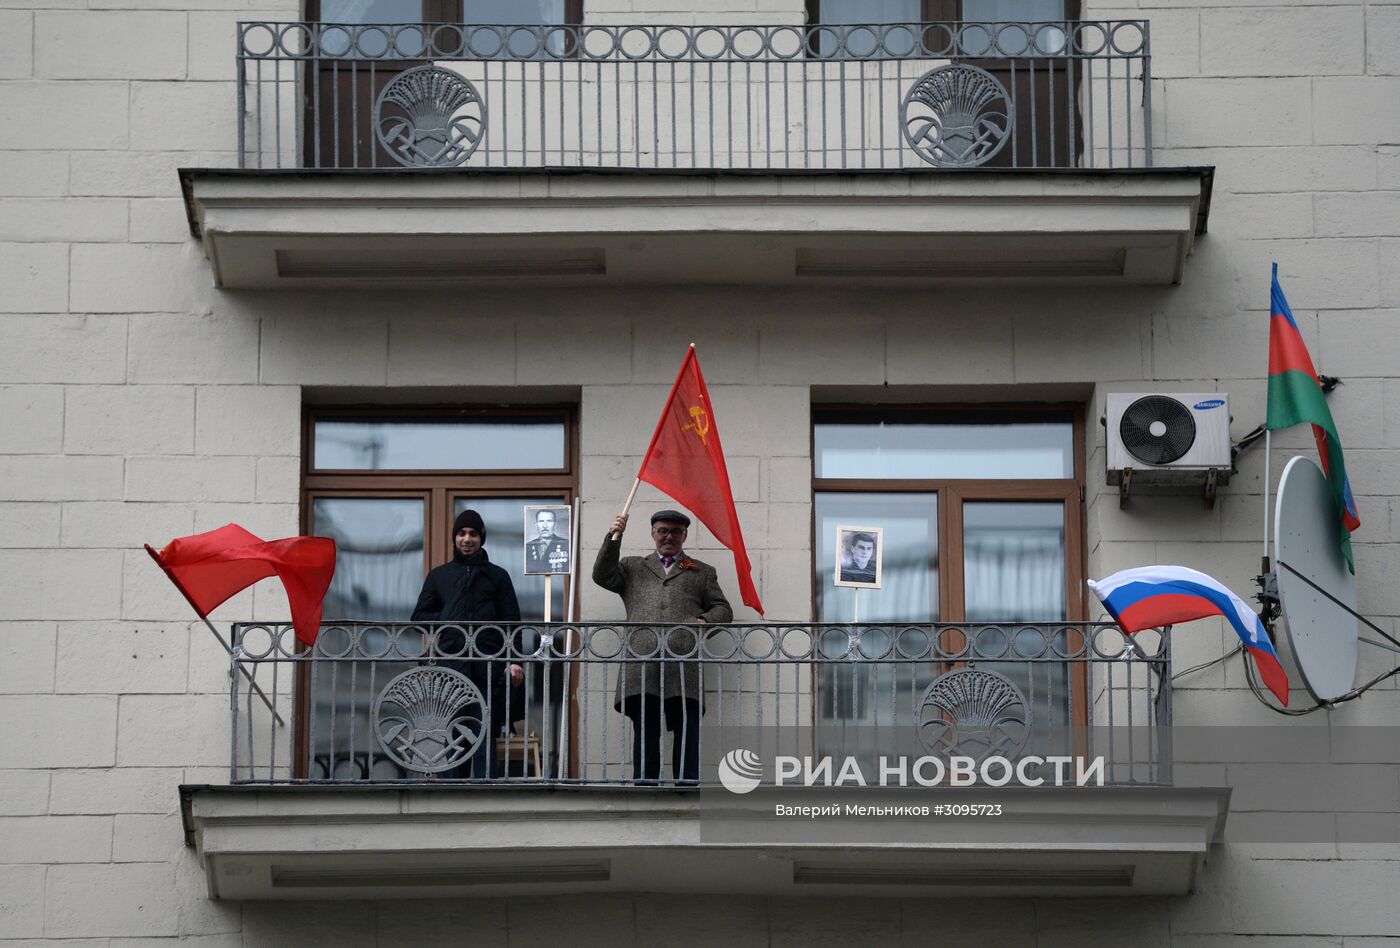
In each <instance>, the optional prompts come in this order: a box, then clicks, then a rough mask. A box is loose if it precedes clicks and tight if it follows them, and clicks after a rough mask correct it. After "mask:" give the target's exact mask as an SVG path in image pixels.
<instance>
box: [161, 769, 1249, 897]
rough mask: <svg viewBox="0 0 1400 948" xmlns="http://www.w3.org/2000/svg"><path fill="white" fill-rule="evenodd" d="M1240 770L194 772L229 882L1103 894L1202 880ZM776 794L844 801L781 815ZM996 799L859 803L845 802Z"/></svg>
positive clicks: (213, 860) (209, 838) (273, 890)
mask: <svg viewBox="0 0 1400 948" xmlns="http://www.w3.org/2000/svg"><path fill="white" fill-rule="evenodd" d="M1229 795H1230V792H1229V790H1228V789H1218V788H1185V787H1153V786H1132V787H1082V788H1081V787H1074V788H1067V787H1055V788H1049V787H1046V788H1034V789H1031V788H1003V789H998V790H989V789H987V788H980V789H966V790H964V789H954V788H938V789H934V790H919V791H917V792H914V791H909V792H906V791H903V790H895V791H880V792H879V793H878V794H866V793H862V794H861V795H860V797H859V798H857V797H856V796H854V794H853V792H851V791H848V790H845V789H841V788H836V789H830V790H820V789H799V790H795V791H793V792H786V793H785V792H782V791H780V790H778V789H776V788H774V789H773V792H772V794H769V793H768V792H767V791H759V792H757V793H753V794H751V795H748V796H742V797H741V796H737V795H734V794H731V793H729V792H728V791H726V790H723V789H719V788H713V789H705V790H699V791H689V792H680V791H673V790H666V789H648V790H639V789H636V788H631V789H627V788H599V787H555V788H553V789H549V790H544V789H541V788H529V787H526V786H521V787H487V786H483V787H467V788H463V787H451V786H442V787H433V786H423V785H421V784H420V785H416V786H404V787H394V786H377V787H353V786H337V787H325V786H319V787H318V786H306V785H302V786H253V785H237V786H223V787H218V786H186V787H181V797H182V802H183V810H184V818H185V828H186V841H187V842H188V843H189V845H191V846H193V847H194V848H195V849H196V850H197V852H198V854H199V859H200V862H201V864H202V866H203V868H204V872H205V876H206V880H207V884H208V891H209V896H210V897H211V898H214V899H228V900H241V899H277V900H321V899H374V898H443V897H461V896H467V897H475V896H483V897H485V896H499V895H507V894H509V895H521V894H552V893H577V892H638V891H648V892H677V893H680V892H685V893H711V894H724V893H734V894H740V893H742V894H746V895H775V896H777V895H862V896H871V897H900V898H908V897H915V896H921V895H927V896H959V895H961V896H988V895H1036V896H1068V897H1086V896H1106V895H1132V896H1141V895H1174V894H1182V893H1186V892H1189V891H1191V890H1192V889H1193V888H1194V886H1195V884H1196V880H1197V878H1198V875H1199V872H1200V868H1201V866H1202V864H1203V862H1204V861H1205V859H1206V857H1207V854H1208V852H1209V850H1210V847H1211V844H1212V841H1214V840H1216V839H1218V838H1219V837H1220V835H1221V833H1222V831H1223V828H1224V823H1225V816H1226V811H1227V808H1228V805H1229ZM775 801H776V802H781V803H785V804H793V803H800V804H803V805H813V806H836V807H837V808H838V809H839V810H841V811H842V812H841V813H840V815H835V816H827V817H822V818H820V819H814V818H811V817H806V816H799V817H793V818H786V817H781V818H780V817H778V816H777V815H776V814H775V812H774V807H775ZM872 801H873V802H876V803H880V804H888V805H891V806H903V805H916V806H929V807H931V808H932V807H934V806H936V805H940V804H941V805H945V806H946V805H957V804H978V805H983V806H986V805H988V804H999V805H1000V807H1001V812H1000V814H999V815H996V816H992V815H985V816H969V815H961V816H947V817H940V816H937V815H933V814H930V815H929V816H897V817H890V818H885V817H881V816H875V817H861V816H858V815H857V816H851V815H849V814H847V813H846V812H845V811H844V808H845V806H846V805H847V804H870V803H871V802H872Z"/></svg>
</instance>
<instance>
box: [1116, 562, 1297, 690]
mask: <svg viewBox="0 0 1400 948" xmlns="http://www.w3.org/2000/svg"><path fill="white" fill-rule="evenodd" d="M1089 588H1090V589H1092V590H1093V591H1094V595H1096V596H1098V597H1099V599H1100V600H1102V601H1103V605H1104V608H1105V609H1107V610H1108V614H1109V615H1111V616H1113V619H1114V621H1115V622H1117V623H1118V625H1119V627H1120V628H1122V630H1123V631H1124V632H1128V633H1130V634H1131V633H1133V632H1141V631H1142V630H1143V629H1153V628H1157V627H1159V626H1164V625H1176V624H1177V623H1180V622H1190V621H1191V620H1192V619H1203V618H1205V617H1206V616H1224V617H1225V621H1226V622H1229V623H1230V625H1231V626H1233V627H1234V629H1235V632H1236V634H1238V635H1239V637H1240V641H1241V642H1243V643H1244V647H1245V649H1246V650H1247V651H1248V652H1249V654H1250V655H1252V656H1253V657H1254V665H1255V667H1256V668H1258V669H1259V676H1260V677H1261V678H1263V679H1264V684H1265V685H1267V686H1268V688H1269V690H1270V691H1272V692H1273V693H1274V697H1275V698H1277V699H1278V700H1279V702H1280V703H1282V704H1283V705H1284V707H1287V706H1288V676H1287V675H1286V674H1284V671H1283V666H1282V665H1280V664H1279V661H1278V653H1277V652H1275V651H1274V643H1273V642H1271V641H1269V633H1268V632H1266V631H1265V630H1264V623H1263V622H1262V621H1260V619H1259V616H1257V615H1256V614H1255V613H1254V610H1252V609H1250V608H1249V606H1247V605H1245V603H1244V600H1243V599H1241V598H1240V597H1239V596H1236V595H1235V594H1234V593H1232V592H1230V590H1228V589H1226V588H1225V587H1224V586H1222V585H1221V584H1220V583H1218V582H1216V581H1215V580H1214V579H1211V578H1210V577H1209V576H1207V575H1206V574H1205V573H1201V572H1197V571H1196V570H1194V569H1188V568H1186V567H1185V566H1138V567H1135V568H1133V569H1125V570H1119V571H1118V572H1116V573H1114V574H1113V575H1112V576H1109V577H1106V578H1104V579H1101V580H1099V581H1098V582H1095V581H1094V580H1092V579H1091V580H1089Z"/></svg>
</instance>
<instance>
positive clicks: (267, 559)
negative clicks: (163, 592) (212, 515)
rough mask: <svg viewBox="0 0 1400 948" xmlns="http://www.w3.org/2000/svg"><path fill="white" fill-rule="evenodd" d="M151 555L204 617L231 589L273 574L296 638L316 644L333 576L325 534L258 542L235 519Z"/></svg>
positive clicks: (233, 591)
mask: <svg viewBox="0 0 1400 948" xmlns="http://www.w3.org/2000/svg"><path fill="white" fill-rule="evenodd" d="M146 552H147V553H149V554H151V557H152V559H154V560H155V561H156V562H157V563H158V564H159V565H160V568H161V569H163V570H165V575H166V576H169V577H170V581H171V582H172V583H174V584H175V587H176V588H177V589H179V590H180V592H182V593H184V595H185V598H186V599H188V600H189V601H190V605H192V606H194V611H195V612H197V613H199V616H200V618H201V619H202V618H205V617H207V616H208V615H209V613H210V612H213V611H214V610H215V609H216V608H218V607H219V606H220V605H221V604H222V603H224V602H225V601H227V600H228V599H229V598H230V597H231V596H233V595H234V594H236V593H239V592H242V591H243V590H245V589H247V588H248V587H249V586H251V585H253V584H254V583H256V582H257V581H258V580H260V579H266V578H267V577H269V576H276V577H278V578H280V579H281V580H282V586H283V588H284V589H286V591H287V602H288V603H289V604H290V606H291V609H292V628H294V629H295V630H296V637H297V640H298V641H300V642H304V643H305V644H307V645H312V644H314V643H315V642H316V634H317V633H318V632H319V631H320V630H321V601H322V600H323V599H325V598H326V590H327V589H329V588H330V585H331V577H332V576H334V575H335V541H334V540H332V539H330V538H328V537H288V538H287V539H285V540H263V539H261V538H259V537H257V536H255V535H254V534H251V533H249V532H248V531H247V530H244V529H243V528H242V527H240V526H238V524H236V523H230V524H227V525H226V526H222V527H220V528H219V529H217V530H210V531H209V532H208V533H198V534H195V535H194V536H192V537H178V538H177V539H174V540H171V541H170V542H169V543H168V544H166V547H165V549H163V550H161V551H160V552H159V553H157V552H156V551H155V550H153V549H151V547H150V546H149V545H147V547H146Z"/></svg>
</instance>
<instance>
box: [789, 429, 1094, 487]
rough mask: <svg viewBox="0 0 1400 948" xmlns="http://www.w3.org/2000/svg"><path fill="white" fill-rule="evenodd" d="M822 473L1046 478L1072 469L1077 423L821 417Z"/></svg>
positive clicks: (886, 476)
mask: <svg viewBox="0 0 1400 948" xmlns="http://www.w3.org/2000/svg"><path fill="white" fill-rule="evenodd" d="M814 435H815V450H816V457H815V462H816V463H815V470H816V476H817V477H823V478H858V479H866V478H869V479H891V478H926V479H943V478H947V479H963V478H966V479H978V480H984V479H1012V478H1015V479H1027V478H1034V479H1044V478H1069V477H1073V476H1074V425H1073V423H1072V422H1069V421H1062V422H1061V421H1055V422H1035V423H1028V424H1015V423H1006V424H985V423H983V424H922V423H903V422H869V423H867V422H857V423H850V424H847V423H836V422H827V423H818V424H817V425H816V426H815V431H814Z"/></svg>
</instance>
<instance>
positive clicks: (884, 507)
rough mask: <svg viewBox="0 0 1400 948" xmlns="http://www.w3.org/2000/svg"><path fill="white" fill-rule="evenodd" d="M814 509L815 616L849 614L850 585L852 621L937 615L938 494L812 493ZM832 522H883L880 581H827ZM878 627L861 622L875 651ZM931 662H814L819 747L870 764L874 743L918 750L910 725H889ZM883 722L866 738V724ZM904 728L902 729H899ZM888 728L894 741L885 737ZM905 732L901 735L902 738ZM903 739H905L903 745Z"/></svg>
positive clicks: (906, 707)
mask: <svg viewBox="0 0 1400 948" xmlns="http://www.w3.org/2000/svg"><path fill="white" fill-rule="evenodd" d="M814 501H815V509H814V516H815V518H816V529H817V538H816V544H817V550H816V575H815V576H814V577H813V579H814V582H813V586H814V588H815V589H816V590H817V616H818V618H819V619H820V620H821V621H823V622H840V623H846V622H851V621H852V620H853V619H854V616H855V605H856V599H855V597H856V593H857V592H859V594H860V621H861V622H862V623H866V622H930V621H934V620H936V619H937V618H938V609H939V606H938V569H939V564H938V495H937V494H929V493H923V494H913V493H910V494H838V493H825V492H824V493H819V494H817V495H816V497H815V499H814ZM838 525H846V526H860V527H880V528H882V529H883V531H884V533H883V546H884V550H883V551H882V552H883V557H884V562H883V568H882V571H881V581H882V585H881V587H880V588H879V589H860V590H857V589H855V588H852V587H845V586H841V587H838V586H836V585H835V583H834V573H835V569H836V559H837V556H838V555H839V548H838V542H837V538H836V528H837V526H838ZM884 634H885V633H884V632H883V631H882V630H867V631H866V633H865V635H866V636H868V637H869V638H867V639H864V640H863V641H864V648H866V649H868V650H870V651H873V652H874V653H877V654H879V653H883V651H884V650H885V648H886V645H885V644H884V643H882V642H878V641H875V640H876V639H878V638H880V637H881V636H883V635H884ZM933 672H934V667H933V665H932V664H920V663H909V662H905V663H896V664H876V663H847V662H834V663H818V664H817V666H816V672H815V683H816V707H817V715H818V719H819V720H818V726H817V734H818V738H817V743H818V753H819V754H832V755H836V756H843V755H846V754H853V755H855V756H857V757H860V759H861V763H862V766H865V765H870V766H874V759H873V757H868V755H870V754H873V752H874V748H875V747H876V746H877V744H878V746H879V747H880V749H881V751H882V752H884V753H891V752H892V753H895V754H898V753H908V754H910V755H912V756H918V755H919V753H920V751H919V748H918V746H917V742H916V741H915V732H914V729H913V728H895V729H894V730H893V731H892V732H891V731H889V730H888V729H890V728H891V727H893V726H894V722H896V721H904V722H908V721H910V720H913V718H912V715H913V713H914V707H913V702H914V700H915V698H916V696H917V695H918V694H920V693H921V692H922V691H923V689H924V688H926V687H927V686H928V683H929V682H930V681H931V680H932V675H933ZM882 727H883V728H885V729H886V731H882V733H883V734H884V735H885V737H884V738H883V739H882V740H881V741H880V742H872V740H871V739H870V732H869V730H868V729H869V728H882ZM906 732H907V733H906ZM891 734H893V736H894V741H895V744H894V745H891V743H890V736H891ZM901 735H902V736H903V738H907V740H903V738H902V737H901ZM906 745H907V746H906Z"/></svg>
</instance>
